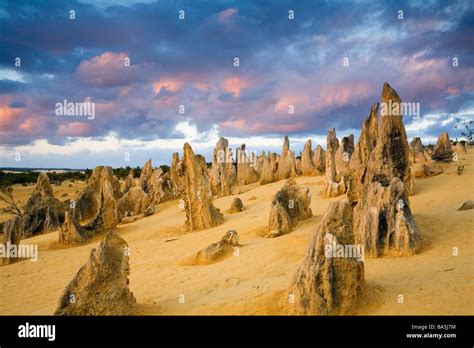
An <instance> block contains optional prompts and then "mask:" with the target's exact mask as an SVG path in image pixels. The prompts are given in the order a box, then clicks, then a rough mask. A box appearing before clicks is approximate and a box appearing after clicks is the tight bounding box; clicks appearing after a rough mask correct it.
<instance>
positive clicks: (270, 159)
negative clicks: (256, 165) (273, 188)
mask: <svg viewBox="0 0 474 348" xmlns="http://www.w3.org/2000/svg"><path fill="white" fill-rule="evenodd" d="M277 167H278V164H277V157H276V154H275V153H271V152H269V153H268V156H267V157H266V158H265V159H264V161H263V166H262V172H261V174H260V185H266V184H270V183H272V182H275V174H276V171H277Z"/></svg>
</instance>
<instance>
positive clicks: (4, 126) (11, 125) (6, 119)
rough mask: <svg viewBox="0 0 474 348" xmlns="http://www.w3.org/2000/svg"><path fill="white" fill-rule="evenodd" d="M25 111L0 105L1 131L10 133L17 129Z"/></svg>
mask: <svg viewBox="0 0 474 348" xmlns="http://www.w3.org/2000/svg"><path fill="white" fill-rule="evenodd" d="M22 111H23V109H21V108H11V107H10V106H8V105H6V104H0V131H9V130H13V129H15V128H16V127H17V125H18V123H19V122H20V116H21V113H22Z"/></svg>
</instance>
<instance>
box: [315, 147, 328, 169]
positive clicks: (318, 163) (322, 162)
mask: <svg viewBox="0 0 474 348" xmlns="http://www.w3.org/2000/svg"><path fill="white" fill-rule="evenodd" d="M313 163H314V166H315V167H316V170H317V171H318V172H317V174H321V173H324V172H325V171H326V152H325V151H324V150H323V148H322V147H321V145H319V144H318V146H316V150H315V151H314V155H313Z"/></svg>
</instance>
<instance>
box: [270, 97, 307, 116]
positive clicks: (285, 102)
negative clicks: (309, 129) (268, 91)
mask: <svg viewBox="0 0 474 348" xmlns="http://www.w3.org/2000/svg"><path fill="white" fill-rule="evenodd" d="M290 105H293V106H294V108H295V114H297V113H299V112H301V113H304V112H306V111H307V110H308V109H309V97H308V96H307V95H287V96H283V97H280V98H279V99H278V101H277V102H276V103H275V111H276V112H279V113H284V114H288V110H289V106H290Z"/></svg>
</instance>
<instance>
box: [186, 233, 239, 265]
mask: <svg viewBox="0 0 474 348" xmlns="http://www.w3.org/2000/svg"><path fill="white" fill-rule="evenodd" d="M239 246H240V244H239V236H238V234H237V232H236V231H235V230H229V231H227V232H226V233H225V234H224V235H223V236H222V238H221V240H220V241H218V242H216V243H212V244H210V245H209V246H207V247H206V248H204V249H202V250H199V252H198V253H197V255H196V258H195V263H196V264H209V263H212V262H216V261H217V260H218V259H220V258H222V257H223V256H225V254H228V253H230V252H232V251H233V248H234V247H239Z"/></svg>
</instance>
